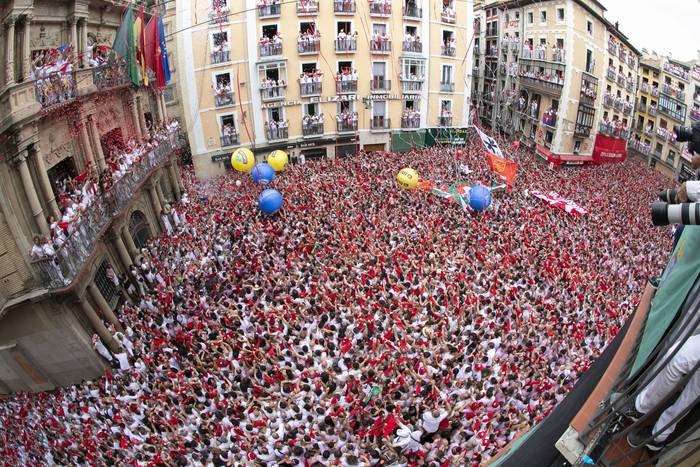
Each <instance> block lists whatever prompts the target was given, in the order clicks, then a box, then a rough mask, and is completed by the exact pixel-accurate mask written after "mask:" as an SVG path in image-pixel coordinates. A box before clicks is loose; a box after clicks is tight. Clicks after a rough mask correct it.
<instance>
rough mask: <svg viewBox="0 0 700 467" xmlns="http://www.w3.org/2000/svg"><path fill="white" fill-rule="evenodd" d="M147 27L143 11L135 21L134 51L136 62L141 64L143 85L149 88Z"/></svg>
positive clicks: (139, 12)
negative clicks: (146, 52) (145, 34)
mask: <svg viewBox="0 0 700 467" xmlns="http://www.w3.org/2000/svg"><path fill="white" fill-rule="evenodd" d="M145 26H146V25H145V21H144V16H143V9H142V10H140V11H138V12H137V13H136V18H135V19H134V50H135V51H136V60H137V61H138V63H139V68H138V69H139V73H140V74H141V79H142V80H143V85H144V86H148V72H147V70H146V57H145V55H144V53H145V49H146V41H145V36H144V32H145Z"/></svg>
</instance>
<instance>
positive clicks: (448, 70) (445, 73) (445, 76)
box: [440, 65, 452, 84]
mask: <svg viewBox="0 0 700 467" xmlns="http://www.w3.org/2000/svg"><path fill="white" fill-rule="evenodd" d="M440 82H441V83H445V84H449V83H452V65H443V66H442V72H441V73H440Z"/></svg>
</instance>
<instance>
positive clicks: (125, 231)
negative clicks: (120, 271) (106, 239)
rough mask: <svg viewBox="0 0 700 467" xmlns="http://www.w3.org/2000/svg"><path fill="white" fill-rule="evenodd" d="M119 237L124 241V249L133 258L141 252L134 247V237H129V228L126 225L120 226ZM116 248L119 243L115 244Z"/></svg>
mask: <svg viewBox="0 0 700 467" xmlns="http://www.w3.org/2000/svg"><path fill="white" fill-rule="evenodd" d="M121 237H122V239H123V241H124V244H125V245H126V250H127V251H128V252H129V256H130V257H131V258H134V259H135V258H136V257H137V256H138V255H139V253H141V252H140V251H139V249H138V248H136V244H135V243H134V239H133V238H132V237H131V234H130V233H129V228H128V227H127V226H126V225H125V226H124V227H122V231H121ZM117 249H119V245H117ZM120 256H121V254H120Z"/></svg>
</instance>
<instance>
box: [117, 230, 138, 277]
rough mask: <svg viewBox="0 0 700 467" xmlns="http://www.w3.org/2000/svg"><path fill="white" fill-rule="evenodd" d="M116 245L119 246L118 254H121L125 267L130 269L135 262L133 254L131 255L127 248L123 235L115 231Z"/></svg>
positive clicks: (120, 257)
mask: <svg viewBox="0 0 700 467" xmlns="http://www.w3.org/2000/svg"><path fill="white" fill-rule="evenodd" d="M114 246H115V247H116V248H117V254H118V255H119V259H120V260H121V262H122V264H124V268H125V269H126V270H127V271H128V270H129V268H130V267H131V265H132V264H134V262H133V261H132V259H131V256H129V252H128V251H127V250H126V246H125V245H124V241H123V240H122V237H121V235H119V232H116V233H115V236H114Z"/></svg>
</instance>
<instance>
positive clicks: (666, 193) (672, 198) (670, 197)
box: [659, 188, 678, 204]
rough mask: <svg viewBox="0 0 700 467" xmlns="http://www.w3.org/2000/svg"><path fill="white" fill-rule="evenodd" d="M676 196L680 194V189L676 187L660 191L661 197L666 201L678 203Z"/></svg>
mask: <svg viewBox="0 0 700 467" xmlns="http://www.w3.org/2000/svg"><path fill="white" fill-rule="evenodd" d="M676 196H678V190H676V189H675V188H667V189H665V190H661V191H660V192H659V199H660V200H661V201H663V202H664V203H669V204H677V203H678V201H676Z"/></svg>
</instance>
